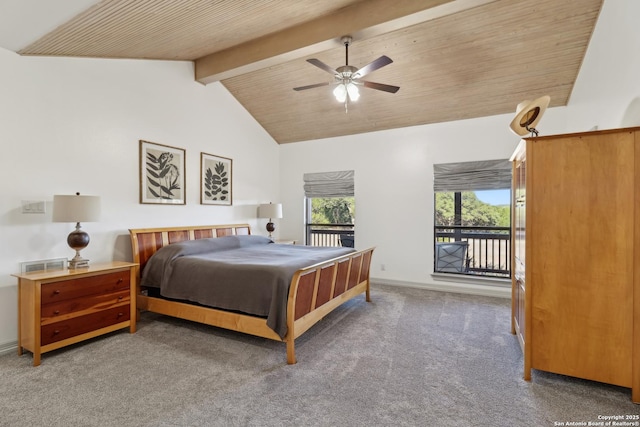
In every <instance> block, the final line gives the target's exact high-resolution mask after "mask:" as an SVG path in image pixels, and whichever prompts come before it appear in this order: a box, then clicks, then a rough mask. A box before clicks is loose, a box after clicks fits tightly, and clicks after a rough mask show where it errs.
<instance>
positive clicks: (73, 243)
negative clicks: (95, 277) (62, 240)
mask: <svg viewBox="0 0 640 427" xmlns="http://www.w3.org/2000/svg"><path fill="white" fill-rule="evenodd" d="M89 241H90V239H89V235H88V234H87V233H85V232H84V231H82V230H81V229H80V223H79V222H78V223H76V229H75V230H73V231H72V232H71V233H69V236H67V244H68V245H69V247H70V248H71V249H74V250H75V251H76V256H74V257H73V259H70V260H69V268H71V269H75V268H84V267H89V260H88V259H86V258H82V257H81V256H80V251H81V250H82V249H84V248H86V247H87V245H89Z"/></svg>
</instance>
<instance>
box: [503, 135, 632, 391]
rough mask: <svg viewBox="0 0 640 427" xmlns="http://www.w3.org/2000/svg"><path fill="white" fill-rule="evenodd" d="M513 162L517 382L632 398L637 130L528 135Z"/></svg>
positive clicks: (514, 311) (514, 331) (513, 306)
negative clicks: (593, 388) (543, 378)
mask: <svg viewBox="0 0 640 427" xmlns="http://www.w3.org/2000/svg"><path fill="white" fill-rule="evenodd" d="M512 161H513V206H514V209H513V221H512V223H513V232H512V236H513V237H512V249H513V250H512V254H513V260H512V261H513V262H512V266H513V288H512V292H513V295H512V332H513V333H514V334H517V336H518V339H519V341H520V344H521V346H522V350H523V352H524V379H525V380H530V379H531V369H538V370H543V371H548V372H554V373H558V374H563V375H569V376H573V377H579V378H584V379H589V380H594V381H600V382H604V383H609V384H615V385H618V386H622V387H628V388H631V389H632V400H633V401H634V402H636V403H640V127H639V128H626V129H615V130H603V131H594V132H585V133H575V134H566V135H554V136H541V137H531V138H526V139H524V140H522V141H521V142H520V145H519V146H518V147H517V149H516V151H515V153H514V155H513V157H512Z"/></svg>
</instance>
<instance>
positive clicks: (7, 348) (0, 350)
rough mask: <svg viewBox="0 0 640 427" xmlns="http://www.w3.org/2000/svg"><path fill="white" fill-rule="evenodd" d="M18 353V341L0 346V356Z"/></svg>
mask: <svg viewBox="0 0 640 427" xmlns="http://www.w3.org/2000/svg"><path fill="white" fill-rule="evenodd" d="M17 351H18V341H9V342H5V343H2V344H0V354H7V353H11V352H17Z"/></svg>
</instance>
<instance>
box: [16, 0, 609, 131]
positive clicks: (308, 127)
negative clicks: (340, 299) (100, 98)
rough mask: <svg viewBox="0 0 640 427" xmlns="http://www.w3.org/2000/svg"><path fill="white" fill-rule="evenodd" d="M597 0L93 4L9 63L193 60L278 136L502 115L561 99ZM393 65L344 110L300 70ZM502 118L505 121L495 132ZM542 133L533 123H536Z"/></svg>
mask: <svg viewBox="0 0 640 427" xmlns="http://www.w3.org/2000/svg"><path fill="white" fill-rule="evenodd" d="M602 1H603V0H565V1H557V0H456V1H448V0H431V1H429V0H393V2H391V0H364V1H355V0H322V1H318V0H296V1H291V0H217V1H215V0H174V1H170V2H169V1H161V0H143V1H141V0H103V1H100V2H98V3H96V4H95V5H94V6H93V7H91V8H89V9H87V10H86V11H85V12H83V13H81V14H79V15H78V16H76V17H75V18H73V19H72V20H70V21H69V22H67V23H65V24H63V25H61V26H60V27H58V28H57V29H55V30H54V31H52V32H50V33H48V34H46V35H44V36H43V37H42V38H40V39H39V40H37V41H35V42H34V43H32V44H31V45H29V46H26V47H25V48H23V49H21V50H20V51H19V52H18V53H20V54H21V55H45V56H80V57H99V58H144V59H161V60H189V61H194V64H195V67H194V68H195V76H194V78H195V79H196V80H198V81H200V82H201V83H204V84H208V83H211V82H214V81H218V80H219V81H221V83H222V84H223V85H224V86H225V87H226V88H227V89H228V90H229V91H230V92H231V94H232V95H233V96H234V97H235V98H236V99H237V100H238V101H239V102H240V103H241V104H242V105H243V106H244V107H245V108H246V109H247V111H249V113H250V114H251V115H252V116H253V117H254V118H255V119H256V120H257V121H258V122H259V123H260V124H261V125H262V126H263V127H264V129H265V130H266V131H267V132H268V133H269V134H270V135H271V136H272V137H273V138H274V139H275V140H276V141H277V142H278V143H281V144H282V143H291V142H298V141H306V140H312V139H322V138H327V137H335V136H342V135H351V134H357V133H363V132H372V131H378V130H384V129H393V128H399V127H406V126H415V125H422V124H429V123H440V122H448V121H453V120H461V119H470V118H476V117H485V116H491V115H496V114H505V113H515V107H516V105H517V104H518V102H520V101H522V100H524V99H534V98H537V97H539V96H542V95H550V96H551V104H550V106H551V107H554V106H563V105H566V104H567V102H568V99H569V96H570V95H571V90H572V88H573V84H574V82H575V79H576V77H577V75H578V72H579V70H580V65H581V63H582V60H583V58H584V55H585V52H586V49H587V46H588V43H589V40H590V38H591V34H592V32H593V28H594V26H595V23H596V20H597V18H598V14H599V12H600V9H601V7H602ZM347 34H348V35H351V36H353V43H352V44H351V46H350V48H349V64H350V65H353V66H355V67H357V68H360V67H362V66H364V65H365V64H368V63H369V62H371V61H373V60H375V59H376V58H378V57H380V56H381V55H387V56H389V57H390V58H391V59H392V60H393V63H392V64H390V65H387V66H385V67H383V68H381V69H379V70H377V71H374V72H372V73H371V74H370V75H368V76H366V78H365V79H366V80H371V81H374V82H378V83H386V84H390V85H395V86H400V90H399V91H398V92H397V93H395V94H391V93H387V92H382V91H377V90H373V89H369V88H361V90H360V93H361V97H360V99H359V100H358V101H357V102H353V103H349V105H348V112H345V108H344V105H342V104H340V103H338V102H337V101H336V100H335V98H334V97H333V95H332V93H331V91H332V90H333V87H334V86H333V85H330V86H323V87H319V88H315V89H310V90H306V91H294V90H292V88H293V87H297V86H305V85H309V84H314V83H322V82H332V81H333V77H332V76H331V75H330V74H329V73H327V72H325V71H323V70H321V69H320V68H317V67H314V66H313V65H311V64H309V63H307V62H306V61H305V59H308V58H317V59H319V60H321V61H322V62H324V63H326V64H328V65H330V66H331V67H332V68H337V67H339V66H341V65H344V63H345V49H344V46H343V45H342V44H341V42H340V37H341V36H342V35H347ZM507 126H508V122H505V128H506V127H507ZM542 128H543V125H542Z"/></svg>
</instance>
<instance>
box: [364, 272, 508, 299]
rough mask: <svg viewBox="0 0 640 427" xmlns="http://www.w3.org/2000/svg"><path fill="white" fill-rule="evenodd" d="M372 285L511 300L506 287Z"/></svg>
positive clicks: (387, 282) (377, 281)
mask: <svg viewBox="0 0 640 427" xmlns="http://www.w3.org/2000/svg"><path fill="white" fill-rule="evenodd" d="M371 284H372V285H391V286H405V287H409V288H418V289H426V290H430V291H440V292H455V293H459V294H470V295H482V296H487V297H498V298H511V288H510V287H506V286H494V285H483V284H467V283H455V282H447V283H446V284H445V283H417V282H404V281H401V280H390V279H376V278H374V277H372V278H371Z"/></svg>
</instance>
